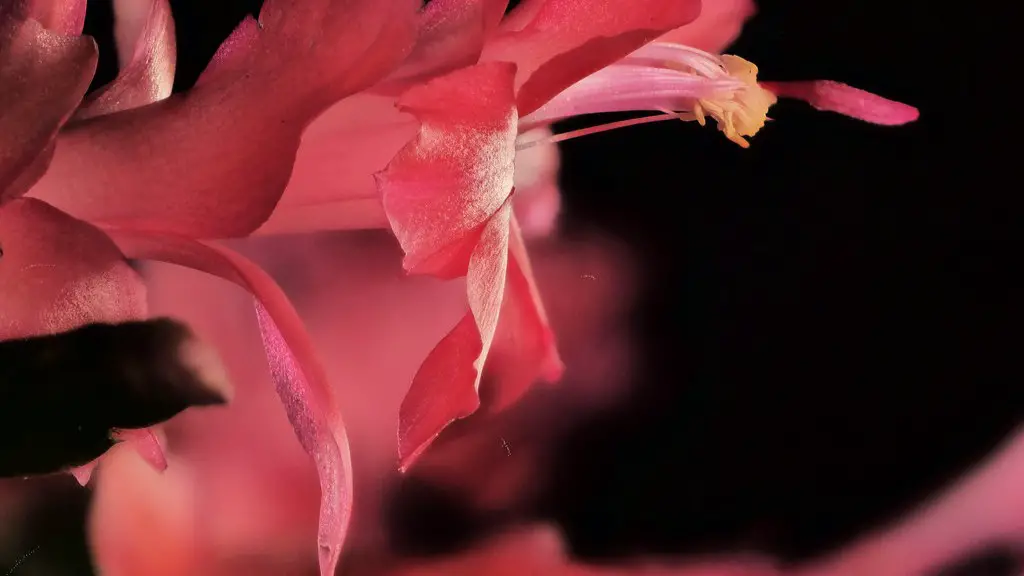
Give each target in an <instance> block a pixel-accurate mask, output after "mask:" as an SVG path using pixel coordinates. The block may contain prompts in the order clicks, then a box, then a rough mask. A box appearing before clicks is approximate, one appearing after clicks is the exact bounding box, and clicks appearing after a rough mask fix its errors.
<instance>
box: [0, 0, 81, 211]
mask: <svg viewBox="0 0 1024 576" xmlns="http://www.w3.org/2000/svg"><path fill="white" fill-rule="evenodd" d="M41 4H42V3H41ZM80 4H82V7H83V8H84V5H85V3H84V2H80ZM54 6H56V4H54ZM55 18H56V16H55ZM72 27H73V26H72ZM58 28H61V29H65V28H68V27H67V26H59V27H58ZM79 29H81V27H80V26H79ZM96 57H97V53H96V44H95V43H94V42H93V41H92V39H91V38H87V37H81V36H77V35H75V36H64V35H62V34H60V33H58V32H53V31H50V30H47V29H46V28H44V27H43V25H41V24H40V23H39V22H37V21H35V20H31V19H29V20H24V19H21V18H20V17H19V16H17V15H15V14H14V13H13V12H11V11H9V9H6V10H5V9H4V8H2V7H0V86H3V89H2V90H0V203H2V202H3V201H5V200H7V199H9V198H13V197H16V196H19V195H21V194H22V193H24V192H25V191H26V190H27V189H28V187H29V186H31V184H32V183H33V181H34V180H35V178H38V177H39V176H41V175H42V173H43V171H44V170H45V168H46V163H47V162H48V161H49V157H50V156H51V155H52V153H53V148H52V147H51V142H52V141H53V139H54V137H55V136H56V135H57V131H58V130H59V129H60V127H61V126H62V125H63V124H64V122H65V121H67V119H68V117H69V116H70V115H71V113H72V112H73V111H74V109H75V108H76V107H77V106H78V104H79V103H80V102H81V100H82V96H83V95H84V94H85V91H86V89H88V88H89V82H90V81H91V80H92V75H93V73H94V72H95V70H96ZM23 173H26V174H27V175H28V176H31V177H30V178H26V177H21V176H22V175H23Z"/></svg>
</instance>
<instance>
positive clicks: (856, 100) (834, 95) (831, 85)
mask: <svg viewBox="0 0 1024 576" xmlns="http://www.w3.org/2000/svg"><path fill="white" fill-rule="evenodd" d="M761 86H763V87H764V88H766V89H768V90H770V91H771V92H774V93H775V94H776V95H778V96H781V97H783V98H796V99H798V100H803V101H804V102H807V103H808V104H810V105H811V106H814V107H815V108H817V109H818V110H824V111H827V112H838V113H839V114H843V115H845V116H849V117H851V118H857V119H858V120H863V121H865V122H871V123H872V124H881V125H883V126H898V125H900V124H906V123H908V122H913V121H914V120H917V118H918V116H919V112H918V110H917V108H914V107H913V106H910V105H908V104H903V103H902V102H896V101H894V100H889V99H888V98H883V97H881V96H878V95H876V94H872V93H870V92H866V91H864V90H861V89H859V88H854V87H852V86H847V85H846V84H842V83H840V82H833V81H832V80H817V81H813V82H762V83H761Z"/></svg>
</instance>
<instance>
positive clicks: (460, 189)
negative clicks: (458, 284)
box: [377, 63, 518, 277]
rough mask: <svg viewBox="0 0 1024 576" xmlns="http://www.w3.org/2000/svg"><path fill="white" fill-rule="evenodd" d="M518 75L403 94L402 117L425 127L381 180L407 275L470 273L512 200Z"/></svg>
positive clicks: (459, 74) (452, 78)
mask: <svg viewBox="0 0 1024 576" xmlns="http://www.w3.org/2000/svg"><path fill="white" fill-rule="evenodd" d="M514 74H515V68H514V67H513V66H512V65H509V64H506V63H488V64H480V65H477V66H472V67H469V68H464V69H462V70H458V71H456V72H453V73H451V74H448V75H446V76H442V77H440V78H437V79H435V80H432V81H430V82H428V83H426V84H424V85H421V86H418V87H416V88H413V89H412V90H410V91H408V92H407V93H405V94H404V95H403V96H402V98H401V99H400V100H399V102H398V107H399V109H400V110H402V111H403V112H408V113H411V114H412V115H414V116H415V117H416V118H417V119H418V120H419V121H420V122H421V124H422V126H421V130H420V134H419V136H418V137H417V138H416V140H415V141H413V142H410V143H409V144H408V145H407V146H405V147H404V148H403V149H402V150H401V152H399V153H398V155H397V156H395V158H394V160H392V161H391V163H390V164H388V167H387V169H385V170H384V171H383V172H381V173H380V174H379V175H378V177H377V182H378V186H379V188H380V190H381V194H382V197H383V201H384V209H385V211H386V212H387V216H388V219H389V220H390V222H391V228H392V230H393V231H394V233H395V236H396V237H397V238H398V241H399V243H400V244H401V245H402V249H403V250H405V254H406V257H405V269H406V270H408V271H410V272H414V273H421V274H435V275H442V276H450V277H457V276H462V275H464V274H465V273H466V266H467V265H468V263H469V260H470V254H471V253H472V252H473V250H474V246H475V245H476V240H477V238H476V236H477V235H479V234H481V232H482V230H483V228H484V224H485V223H486V222H488V221H489V220H491V218H492V216H493V215H494V214H495V213H496V212H497V211H498V209H499V208H501V207H502V206H503V205H504V204H505V202H506V200H507V199H508V197H509V194H510V193H511V192H512V184H513V173H514V161H515V139H516V130H517V121H518V118H517V115H516V109H515V104H514V102H513V92H512V80H513V75H514Z"/></svg>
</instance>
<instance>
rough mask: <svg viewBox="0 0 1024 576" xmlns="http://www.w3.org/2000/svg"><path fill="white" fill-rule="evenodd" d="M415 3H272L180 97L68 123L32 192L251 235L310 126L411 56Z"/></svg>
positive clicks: (136, 223)
mask: <svg viewBox="0 0 1024 576" xmlns="http://www.w3.org/2000/svg"><path fill="white" fill-rule="evenodd" d="M414 4H415V2H413V1H412V0H349V1H344V0H334V1H330V2H328V1H327V0H309V1H306V2H301V1H299V0H271V1H268V2H266V3H265V4H264V6H263V10H262V12H261V15H260V22H259V23H257V22H256V21H255V20H252V19H249V20H246V21H245V22H243V23H242V24H241V25H240V26H239V28H238V29H237V30H236V31H235V33H234V34H233V35H232V36H231V37H230V38H229V39H228V40H227V41H226V42H225V43H224V45H223V46H222V47H221V49H220V50H219V51H218V53H217V55H215V57H214V59H213V61H212V62H211V64H210V66H209V67H208V69H207V70H206V72H204V74H203V76H202V77H201V78H200V80H199V82H198V83H197V85H196V86H195V87H194V89H193V90H191V91H190V92H188V93H187V94H186V95H183V96H174V97H171V98H168V99H166V100H163V101H161V102H158V103H156V104H153V105H150V106H146V107H143V108H136V109H131V110H127V111H123V112H119V113H116V114H110V115H106V116H101V117H96V118H91V119H88V120H85V121H83V122H80V123H76V124H75V125H74V126H70V127H68V129H67V130H65V131H64V132H62V134H61V138H60V142H59V146H58V147H57V151H56V153H55V155H54V160H53V163H52V165H51V167H50V170H49V171H48V172H47V174H46V175H45V176H44V177H43V178H42V179H41V180H40V181H39V183H38V184H36V186H35V187H34V188H33V189H32V191H31V195H33V196H35V197H38V198H42V199H46V200H48V201H50V202H52V203H53V204H54V205H56V206H58V207H60V208H62V209H64V210H66V211H68V212H69V213H71V214H73V215H75V216H78V217H82V218H86V219H88V220H90V221H92V222H97V223H101V224H105V225H110V226H124V227H132V228H135V229H145V230H152V231H157V232H166V233H175V234H181V235H186V236H192V237H201V238H210V237H228V236H238V235H245V234H248V233H250V232H252V231H253V230H254V229H256V228H257V227H258V226H259V225H260V224H262V223H263V222H264V221H265V220H266V219H267V217H268V216H269V215H270V213H271V211H272V210H273V208H274V206H275V205H276V204H277V201H278V199H279V198H280V196H281V193H282V191H283V190H284V188H285V185H286V184H287V182H288V179H289V176H290V174H291V169H292V164H293V162H294V159H295V151H296V149H297V148H298V145H299V137H300V135H301V133H302V131H303V129H304V128H305V127H306V126H307V125H308V124H309V122H310V121H311V120H312V119H313V118H314V117H316V116H317V115H318V114H320V113H321V112H322V111H323V110H324V109H326V108H327V107H328V106H330V105H331V104H333V103H334V102H336V101H338V100H340V99H341V98H343V97H345V96H348V95H350V94H353V93H355V92H358V91H360V90H362V89H363V88H366V87H368V86H370V85H372V84H373V83H374V82H376V81H377V80H379V79H380V78H382V77H383V76H385V75H386V74H387V73H388V72H389V71H390V70H391V69H392V68H393V67H394V66H395V65H396V64H397V63H398V62H399V61H400V60H401V58H403V57H404V55H405V54H406V53H407V51H408V49H409V47H410V46H411V45H412V43H413V40H414V34H415V30H414V26H413V18H414V16H415V6H414ZM299 63H301V65H299Z"/></svg>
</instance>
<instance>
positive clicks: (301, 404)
mask: <svg viewBox="0 0 1024 576" xmlns="http://www.w3.org/2000/svg"><path fill="white" fill-rule="evenodd" d="M111 236H112V237H113V238H114V239H115V241H116V242H117V243H118V245H120V246H121V247H122V249H124V250H125V252H126V253H127V254H129V255H131V256H133V257H137V258H144V259H150V260H159V261H163V262H169V263H172V264H179V265H182V266H188V267H190V268H195V269H197V270H201V271H203V272H206V273H208V274H213V275H216V276H220V277H222V278H224V279H226V280H228V281H231V282H234V283H235V284H238V285H239V286H241V287H242V288H245V289H246V290H248V291H249V292H251V293H253V295H254V296H255V297H256V315H257V319H258V320H259V325H260V331H261V332H262V335H263V345H264V348H265V349H266V353H267V359H268V361H269V363H270V370H271V374H272V376H273V377H274V380H275V383H276V387H277V393H278V396H279V397H280V398H281V402H282V403H283V404H284V407H285V410H286V411H287V413H288V419H289V421H290V422H291V423H292V427H293V428H294V429H295V434H296V436H297V437H298V439H299V443H300V444H301V445H302V447H303V449H304V450H305V451H306V452H307V453H308V454H309V455H310V457H312V458H313V460H314V462H315V463H316V468H317V472H318V473H319V475H320V489H321V500H320V532H319V536H318V545H319V556H320V570H321V574H323V576H330V575H333V574H334V572H335V569H336V568H337V564H338V559H339V557H340V555H341V546H342V543H343V542H344V539H345V533H346V531H347V529H348V522H349V519H350V512H351V508H352V476H351V474H350V470H351V457H350V455H349V448H348V439H347V437H346V435H345V429H344V425H343V423H342V420H341V414H340V412H339V409H338V406H337V401H336V400H335V395H334V392H333V390H332V389H331V387H330V386H329V385H328V383H327V381H326V376H324V372H323V368H322V366H321V365H320V363H319V361H318V360H317V358H316V354H315V352H314V348H313V343H312V342H311V340H310V338H309V335H308V334H307V333H306V330H305V328H304V327H303V325H302V321H301V320H300V319H299V316H298V314H297V313H296V311H295V309H294V308H293V307H292V305H291V303H290V302H289V301H288V298H287V297H286V296H285V294H284V292H282V291H281V289H280V288H279V287H278V286H277V284H276V283H275V282H274V281H273V279H272V278H270V276H269V275H267V273H266V272H264V271H263V270H262V269H260V268H259V267H258V266H257V265H256V264H254V263H252V262H251V261H249V260H248V259H246V258H244V257H242V256H241V255H240V254H238V253H236V252H233V251H231V250H228V249H226V248H224V247H220V246H216V245H214V244H205V243H202V242H198V241H195V240H190V239H187V238H183V237H176V236H169V235H156V234H145V233H138V232H131V231H125V230H118V231H112V232H111Z"/></svg>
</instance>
